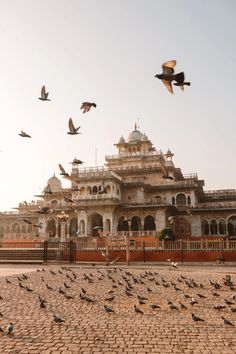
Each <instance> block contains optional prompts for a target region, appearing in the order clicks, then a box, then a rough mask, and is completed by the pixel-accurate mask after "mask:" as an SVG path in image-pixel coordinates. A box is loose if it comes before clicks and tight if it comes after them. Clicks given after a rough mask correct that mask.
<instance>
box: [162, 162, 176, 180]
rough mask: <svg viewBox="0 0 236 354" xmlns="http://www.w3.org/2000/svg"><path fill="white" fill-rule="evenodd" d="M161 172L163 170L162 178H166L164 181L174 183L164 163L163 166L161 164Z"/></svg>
mask: <svg viewBox="0 0 236 354" xmlns="http://www.w3.org/2000/svg"><path fill="white" fill-rule="evenodd" d="M160 170H161V172H162V178H164V179H171V180H172V181H173V179H174V178H173V177H171V176H170V175H169V174H168V172H167V170H166V168H165V166H164V161H162V162H161V164H160Z"/></svg>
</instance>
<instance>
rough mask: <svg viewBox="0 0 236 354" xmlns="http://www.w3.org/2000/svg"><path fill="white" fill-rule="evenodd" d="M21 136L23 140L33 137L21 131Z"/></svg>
mask: <svg viewBox="0 0 236 354" xmlns="http://www.w3.org/2000/svg"><path fill="white" fill-rule="evenodd" d="M19 135H20V136H22V138H31V136H30V135H29V134H27V133H25V132H24V131H23V130H21V132H20V133H19Z"/></svg>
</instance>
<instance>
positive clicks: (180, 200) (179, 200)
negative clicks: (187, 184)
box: [176, 193, 186, 207]
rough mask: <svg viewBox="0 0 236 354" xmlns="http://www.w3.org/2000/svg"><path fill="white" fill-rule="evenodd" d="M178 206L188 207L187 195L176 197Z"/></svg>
mask: <svg viewBox="0 0 236 354" xmlns="http://www.w3.org/2000/svg"><path fill="white" fill-rule="evenodd" d="M176 204H177V206H178V207H185V206H186V197H185V194H183V193H180V194H178V195H177V197H176Z"/></svg>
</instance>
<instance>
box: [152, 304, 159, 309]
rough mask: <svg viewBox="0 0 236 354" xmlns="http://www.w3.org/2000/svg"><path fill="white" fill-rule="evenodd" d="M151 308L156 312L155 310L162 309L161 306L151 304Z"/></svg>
mask: <svg viewBox="0 0 236 354" xmlns="http://www.w3.org/2000/svg"><path fill="white" fill-rule="evenodd" d="M150 307H151V308H152V309H153V310H155V309H160V308H161V307H160V306H159V305H156V304H151V305H150Z"/></svg>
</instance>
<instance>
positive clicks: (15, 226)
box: [11, 223, 20, 233]
mask: <svg viewBox="0 0 236 354" xmlns="http://www.w3.org/2000/svg"><path fill="white" fill-rule="evenodd" d="M11 232H12V233H20V225H19V224H18V223H14V224H13V225H12V227H11Z"/></svg>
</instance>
